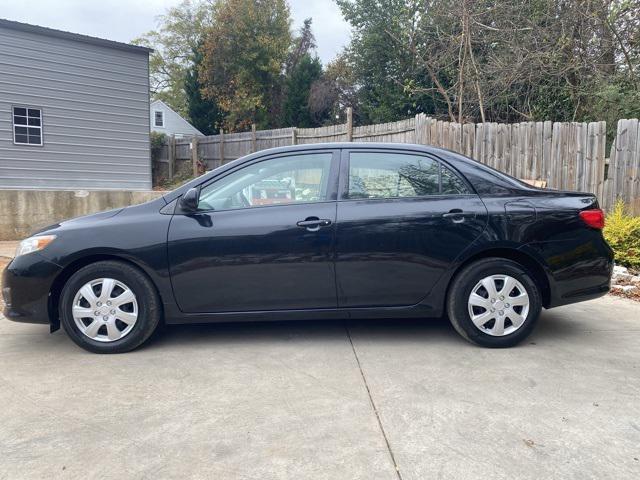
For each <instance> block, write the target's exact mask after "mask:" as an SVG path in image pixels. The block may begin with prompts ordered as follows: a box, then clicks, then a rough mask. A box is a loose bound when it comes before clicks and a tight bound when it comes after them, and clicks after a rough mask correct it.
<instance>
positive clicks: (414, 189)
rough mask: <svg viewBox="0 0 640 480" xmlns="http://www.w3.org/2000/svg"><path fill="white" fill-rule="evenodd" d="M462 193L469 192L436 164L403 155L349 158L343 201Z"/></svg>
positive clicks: (360, 154)
mask: <svg viewBox="0 0 640 480" xmlns="http://www.w3.org/2000/svg"><path fill="white" fill-rule="evenodd" d="M441 177H442V179H441ZM441 180H442V181H441ZM466 193H469V192H468V189H467V187H466V185H465V184H464V182H463V181H462V180H461V179H460V178H459V177H458V176H457V175H456V174H454V173H453V172H452V171H451V170H449V169H448V168H446V167H444V166H443V167H442V172H441V166H440V162H438V161H437V160H433V159H431V158H428V157H424V156H422V155H412V154H405V153H377V152H352V153H351V154H350V158H349V184H348V191H347V192H346V198H349V199H358V198H403V197H426V196H430V195H440V194H466Z"/></svg>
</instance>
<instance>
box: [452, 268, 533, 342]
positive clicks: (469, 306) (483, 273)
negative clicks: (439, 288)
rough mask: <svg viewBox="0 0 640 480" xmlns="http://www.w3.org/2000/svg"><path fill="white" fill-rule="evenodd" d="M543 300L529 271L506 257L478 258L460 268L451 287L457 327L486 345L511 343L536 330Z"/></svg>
mask: <svg viewBox="0 0 640 480" xmlns="http://www.w3.org/2000/svg"><path fill="white" fill-rule="evenodd" d="M541 308H542V301H541V298H540V291H539V289H538V287H537V285H536V283H535V282H534V280H533V279H532V277H531V276H530V275H529V273H528V272H527V271H526V270H525V269H524V268H523V267H522V266H521V265H519V264H518V263H516V262H513V261H511V260H507V259H503V258H486V259H482V260H479V261H476V262H474V263H472V264H470V265H468V266H467V267H465V268H464V269H463V270H462V271H460V272H459V273H458V274H457V275H456V277H455V279H454V280H453V283H452V285H451V288H450V290H449V295H448V298H447V313H448V314H449V319H450V320H451V323H452V324H453V326H454V328H455V329H456V330H457V331H458V333H460V335H462V336H463V337H464V338H466V339H467V340H469V341H470V342H473V343H476V344H478V345H481V346H483V347H493V348H500V347H511V346H513V345H516V344H517V343H519V342H521V341H522V340H524V339H525V338H526V337H527V336H528V335H529V334H530V333H531V331H532V330H533V328H534V326H535V324H536V322H537V320H538V317H539V316H540V310H541Z"/></svg>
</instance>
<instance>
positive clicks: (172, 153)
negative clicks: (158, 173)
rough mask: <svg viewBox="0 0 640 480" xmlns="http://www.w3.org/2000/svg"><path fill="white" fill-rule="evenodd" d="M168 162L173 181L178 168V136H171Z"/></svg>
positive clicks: (170, 177) (170, 176)
mask: <svg viewBox="0 0 640 480" xmlns="http://www.w3.org/2000/svg"><path fill="white" fill-rule="evenodd" d="M167 157H168V158H167V160H168V161H169V166H168V169H169V180H173V174H174V171H175V168H176V136H175V135H171V136H170V137H169V145H168V152H167Z"/></svg>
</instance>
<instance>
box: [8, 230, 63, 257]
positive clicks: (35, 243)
mask: <svg viewBox="0 0 640 480" xmlns="http://www.w3.org/2000/svg"><path fill="white" fill-rule="evenodd" d="M55 239H56V236H55V235H39V236H35V237H29V238H27V239H25V240H22V241H21V242H20V245H18V249H17V250H16V257H19V256H20V255H26V254H27V253H31V252H37V251H39V250H42V249H43V248H46V247H47V245H49V244H50V243H51V242H53V241H54V240H55Z"/></svg>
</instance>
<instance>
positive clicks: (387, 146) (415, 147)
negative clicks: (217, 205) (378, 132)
mask: <svg viewBox="0 0 640 480" xmlns="http://www.w3.org/2000/svg"><path fill="white" fill-rule="evenodd" d="M339 149H367V150H395V151H405V152H421V153H427V154H432V155H434V156H436V157H438V158H441V159H445V160H446V161H447V162H449V163H454V164H455V163H457V162H462V163H472V164H479V162H477V161H475V160H473V159H471V158H468V157H465V156H463V155H461V154H459V153H457V152H454V151H452V150H447V149H446V148H440V147H434V146H431V145H419V144H414V143H382V142H326V143H304V144H300V145H286V146H283V147H274V148H267V149H265V150H259V151H257V152H254V153H250V154H248V155H245V156H243V157H240V158H238V159H236V160H233V161H231V162H229V163H225V164H224V165H222V166H221V167H218V168H216V169H214V170H212V171H210V172H208V173H206V174H205V175H202V176H200V177H198V178H195V179H193V180H191V181H189V182H187V183H185V184H184V185H182V186H180V187H178V188H176V189H175V190H173V191H171V192H168V193H167V194H165V195H164V199H165V201H166V202H167V203H169V202H171V201H173V200H175V199H176V198H177V197H179V196H180V195H182V194H183V193H184V192H185V191H186V190H188V189H189V188H192V187H194V186H196V185H199V184H201V183H203V182H206V181H208V180H209V179H210V178H213V177H214V176H217V175H218V174H220V173H223V172H224V171H226V170H229V169H231V168H235V167H237V166H238V165H241V164H243V163H245V162H250V161H252V160H255V159H258V158H262V157H267V156H271V155H277V154H280V153H290V152H305V151H306V152H308V151H314V150H339Z"/></svg>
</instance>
